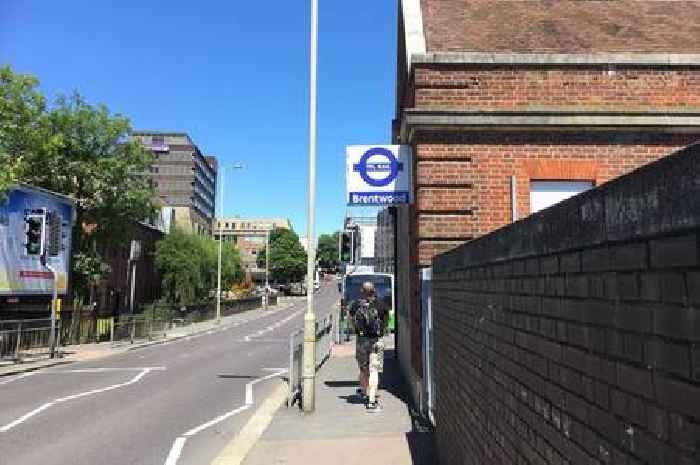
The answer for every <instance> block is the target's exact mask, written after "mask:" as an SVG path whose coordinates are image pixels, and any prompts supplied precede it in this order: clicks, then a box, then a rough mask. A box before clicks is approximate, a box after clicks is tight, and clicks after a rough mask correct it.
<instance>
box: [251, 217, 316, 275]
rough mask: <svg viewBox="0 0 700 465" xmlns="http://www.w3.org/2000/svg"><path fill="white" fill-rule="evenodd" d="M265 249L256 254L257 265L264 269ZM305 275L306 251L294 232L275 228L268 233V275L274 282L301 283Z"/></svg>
mask: <svg viewBox="0 0 700 465" xmlns="http://www.w3.org/2000/svg"><path fill="white" fill-rule="evenodd" d="M266 255H267V249H263V250H262V251H260V253H258V258H257V264H258V267H260V268H265V257H266ZM305 274H306V251H305V250H304V247H303V246H302V245H301V242H299V236H297V234H296V233H295V232H294V231H291V230H289V229H284V228H275V229H273V230H272V231H271V232H270V275H271V276H272V279H273V280H274V281H278V282H293V281H301V280H302V279H303V278H304V275H305Z"/></svg>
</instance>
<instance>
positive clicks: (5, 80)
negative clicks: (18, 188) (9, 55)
mask: <svg viewBox="0 0 700 465" xmlns="http://www.w3.org/2000/svg"><path fill="white" fill-rule="evenodd" d="M38 85H39V81H38V80H37V79H36V78H35V77H34V76H29V75H21V74H15V73H13V72H12V70H11V69H10V67H9V66H2V67H0V167H2V169H1V170H0V194H3V193H4V191H6V190H7V187H8V186H9V185H11V184H13V183H16V182H17V181H18V180H19V179H21V177H22V176H23V174H24V173H25V172H26V166H25V163H24V162H25V160H26V159H27V158H29V157H34V156H36V155H37V154H38V153H39V152H40V151H41V148H42V143H43V139H44V137H43V136H45V134H46V124H45V123H46V114H45V110H46V100H45V98H44V96H43V95H41V93H39V91H38V90H37V86H38Z"/></svg>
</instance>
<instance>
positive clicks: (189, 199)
mask: <svg viewBox="0 0 700 465" xmlns="http://www.w3.org/2000/svg"><path fill="white" fill-rule="evenodd" d="M132 137H133V138H134V139H135V140H137V141H139V142H141V144H142V145H143V146H144V147H146V148H147V149H149V150H150V151H151V152H152V154H153V165H152V166H151V168H150V177H151V179H152V181H153V186H154V188H155V191H156V194H157V196H158V198H159V199H160V201H161V203H162V204H163V211H164V212H165V213H166V214H168V216H170V217H171V218H172V220H171V225H175V226H176V227H177V228H179V229H181V230H183V231H187V232H192V233H195V234H204V235H211V234H212V222H213V220H214V215H215V212H216V179H217V178H216V174H217V161H216V157H213V156H205V155H203V154H202V152H201V151H200V149H199V147H197V145H196V144H195V143H194V142H193V141H192V139H191V138H190V136H189V135H188V134H187V133H184V132H164V131H146V130H139V131H134V132H133V133H132Z"/></svg>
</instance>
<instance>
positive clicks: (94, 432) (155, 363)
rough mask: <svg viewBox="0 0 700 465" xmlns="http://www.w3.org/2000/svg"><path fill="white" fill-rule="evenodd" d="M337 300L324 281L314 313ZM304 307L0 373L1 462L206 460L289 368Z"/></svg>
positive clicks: (201, 464)
mask: <svg viewBox="0 0 700 465" xmlns="http://www.w3.org/2000/svg"><path fill="white" fill-rule="evenodd" d="M338 298H339V295H338V292H337V286H336V285H335V283H327V284H326V285H324V287H322V289H321V290H320V291H319V292H318V293H317V294H316V309H317V310H316V311H317V314H318V315H324V314H327V313H328V312H330V311H331V310H332V309H333V308H334V306H335V303H336V302H337V301H338ZM282 306H284V304H281V305H280V306H279V307H282ZM305 309H306V301H305V300H303V299H299V300H295V301H293V302H292V304H291V306H288V307H287V308H283V309H277V310H270V311H268V312H267V313H263V312H262V311H252V312H247V313H245V314H241V315H237V316H236V317H235V320H234V322H232V323H231V324H228V325H227V326H225V327H222V328H217V329H216V330H214V331H212V332H209V333H204V334H201V335H196V336H193V337H191V338H186V339H181V340H177V341H173V342H169V343H167V344H162V345H155V346H150V347H147V348H143V349H139V350H133V351H129V352H127V353H120V354H117V355H113V356H110V357H108V358H105V359H102V360H99V361H93V362H82V363H73V364H70V365H64V366H60V367H55V368H51V369H46V370H42V371H39V372H35V374H32V375H30V376H24V377H15V378H0V465H6V464H8V465H9V464H12V465H36V464H42V465H127V464H134V465H165V464H167V465H176V464H177V465H195V464H196V465H207V464H209V463H210V462H211V461H212V460H213V459H214V458H215V457H216V456H217V454H218V453H219V451H221V449H223V448H224V447H225V446H226V444H228V442H229V441H230V440H231V439H232V438H233V437H234V436H235V434H236V433H237V432H238V431H239V430H240V428H241V427H242V426H243V425H244V424H245V422H246V421H247V420H248V418H249V417H250V415H251V414H252V413H253V412H254V410H255V407H256V406H257V405H259V404H260V403H261V402H262V401H263V400H264V399H265V397H266V396H267V395H268V394H269V393H270V391H271V389H272V388H273V386H274V384H273V383H275V382H277V381H275V380H274V379H273V378H274V377H276V376H278V375H279V373H280V369H286V367H287V365H288V359H289V349H288V336H289V334H291V333H292V332H294V331H295V330H297V329H300V328H301V327H302V324H303V313H304V311H305ZM282 376H284V374H283V375H282ZM254 380H259V381H257V382H256V383H255V384H254V385H253V386H252V391H251V393H249V394H248V402H249V403H250V401H252V405H250V406H249V407H248V408H246V384H247V383H250V382H251V381H254ZM251 394H252V399H250V397H251ZM178 438H180V439H178ZM182 438H185V440H183V439H182Z"/></svg>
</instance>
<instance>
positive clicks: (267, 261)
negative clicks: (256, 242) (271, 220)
mask: <svg viewBox="0 0 700 465" xmlns="http://www.w3.org/2000/svg"><path fill="white" fill-rule="evenodd" d="M270 231H272V230H271V229H268V230H267V231H265V310H267V307H268V300H270Z"/></svg>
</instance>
